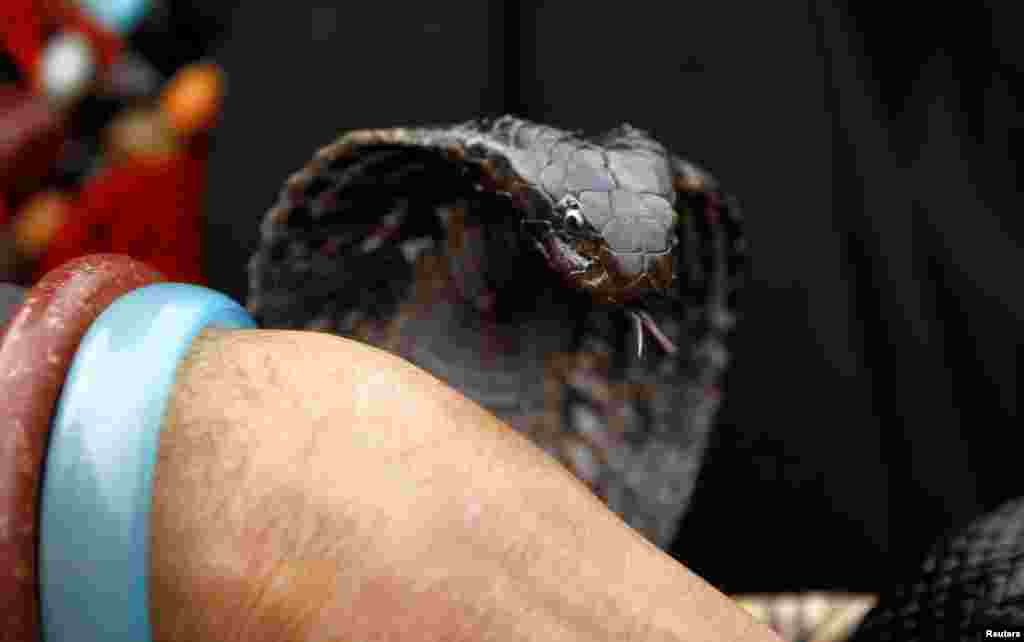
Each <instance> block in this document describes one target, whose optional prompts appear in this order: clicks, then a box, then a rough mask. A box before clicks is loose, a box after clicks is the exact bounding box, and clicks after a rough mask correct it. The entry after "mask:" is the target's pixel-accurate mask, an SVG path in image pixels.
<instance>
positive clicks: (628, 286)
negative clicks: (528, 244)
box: [523, 190, 678, 305]
mask: <svg viewBox="0 0 1024 642" xmlns="http://www.w3.org/2000/svg"><path fill="white" fill-rule="evenodd" d="M614 205H618V206H619V207H620V208H621V209H617V210H613V209H612V207H613V206H614ZM674 221H675V212H674V211H673V210H672V207H671V205H669V202H668V200H667V199H665V198H661V197H658V196H655V195H652V194H636V193H632V192H627V191H624V190H614V191H611V192H605V193H600V192H594V191H585V192H583V193H582V194H580V195H579V196H577V195H576V194H572V193H567V194H565V195H563V196H562V197H561V198H560V199H559V200H558V201H557V202H555V203H554V204H553V205H552V206H551V207H550V208H547V209H546V210H544V211H542V212H541V213H540V214H539V215H535V216H532V217H528V218H525V219H524V220H523V228H524V231H525V232H526V234H527V235H528V236H529V237H530V238H531V239H532V241H533V243H534V246H535V247H536V248H537V250H538V251H539V252H540V253H541V254H542V255H543V256H544V258H545V259H546V260H547V263H548V265H549V267H550V268H551V269H552V270H553V271H554V272H556V273H557V274H558V275H559V276H561V277H562V279H563V280H564V281H565V282H567V283H568V284H569V285H570V286H571V287H573V288H575V289H577V290H581V291H583V292H586V293H587V294H589V295H590V296H591V297H592V298H593V299H594V301H595V302H596V303H599V304H612V305H615V304H629V303H633V302H635V301H638V300H640V299H643V298H645V297H647V296H651V295H664V294H667V292H668V290H669V287H670V286H671V284H672V280H673V275H674V272H675V258H674V256H673V252H672V250H673V248H675V246H676V244H677V243H678V239H677V237H676V232H675V230H674V226H673V222H674Z"/></svg>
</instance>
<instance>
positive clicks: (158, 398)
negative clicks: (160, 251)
mask: <svg viewBox="0 0 1024 642" xmlns="http://www.w3.org/2000/svg"><path fill="white" fill-rule="evenodd" d="M208 326H214V327H221V328H251V327H254V326H255V323H254V322H253V320H252V318H251V317H250V316H249V315H248V314H247V313H246V311H245V309H244V308H242V307H241V306H239V305H238V304H237V303H235V302H234V301H232V300H231V299H229V298H228V297H226V296H224V295H222V294H219V293H217V292H214V291H212V290H208V289H206V288H201V287H198V286H194V285H185V284H180V283H159V284H156V285H149V286H146V287H143V288H139V289H137V290H134V291H132V292H129V293H128V294H125V295H123V296H122V297H120V298H118V299H117V300H115V301H114V302H113V303H112V304H111V305H110V306H109V307H108V308H107V309H106V310H104V311H103V313H102V314H100V315H99V316H98V317H97V318H96V320H95V321H94V322H93V323H92V325H91V326H90V327H89V330H88V331H87V332H86V334H85V336H84V337H83V338H82V342H81V343H80V344H79V347H78V351H77V352H76V353H75V357H74V360H73V361H72V363H71V368H70V370H69V371H68V376H67V380H66V381H65V382H64V387H63V390H62V392H61V398H60V400H59V401H58V404H57V413H56V415H55V416H54V420H53V426H52V428H51V435H50V445H49V449H48V452H47V458H46V469H45V476H44V478H43V488H42V507H41V519H40V521H41V528H40V543H39V583H40V605H41V616H42V630H43V640H44V642H70V641H71V640H75V641H77V642H147V641H149V640H151V639H152V635H151V629H150V621H149V596H148V590H149V586H148V575H149V514H150V511H151V508H152V504H153V497H152V485H153V467H154V465H155V462H156V454H157V447H158V445H159V439H160V429H161V426H162V424H163V417H164V412H165V410H166V406H167V401H168V397H169V396H170V391H171V385H172V383H173V382H174V376H175V371H176V369H177V367H178V363H179V362H180V361H181V359H182V358H183V357H184V356H185V354H186V352H187V351H188V349H189V346H190V345H191V343H192V340H193V339H194V338H195V336H196V335H197V334H199V332H200V331H201V330H202V329H203V328H205V327H208Z"/></svg>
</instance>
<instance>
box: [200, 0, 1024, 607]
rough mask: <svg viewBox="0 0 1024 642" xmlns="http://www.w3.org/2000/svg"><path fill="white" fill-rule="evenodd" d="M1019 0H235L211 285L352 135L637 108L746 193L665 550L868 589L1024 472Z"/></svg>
mask: <svg viewBox="0 0 1024 642" xmlns="http://www.w3.org/2000/svg"><path fill="white" fill-rule="evenodd" d="M1012 4H1013V3H1005V5H998V4H997V3H992V4H988V3H983V2H975V3H958V4H954V5H949V6H948V7H947V8H940V6H939V5H938V4H934V3H932V4H925V5H921V7H922V8H920V9H918V8H916V7H917V5H916V4H915V3H911V4H910V5H907V6H904V5H900V4H898V3H884V4H879V5H878V6H877V8H874V7H875V3H864V2H861V3H852V2H851V3H849V5H847V3H844V2H830V1H828V0H801V1H785V0H780V1H778V2H749V1H748V2H738V1H735V0H717V1H715V2H700V3H698V2H674V3H666V2H653V1H650V2H646V1H641V0H634V1H632V2H628V3H615V4H605V5H601V4H600V3H582V2H559V3H555V2H551V3H547V4H543V3H534V2H499V1H490V2H487V1H480V2H475V3H409V2H394V1H391V0H376V1H375V2H369V3H330V2H326V1H323V0H321V2H308V1H306V0H291V1H289V2H285V3H278V2H273V3H271V2H249V3H245V4H244V6H242V7H240V8H237V9H235V10H233V12H231V13H230V15H228V14H227V13H226V14H225V20H226V23H227V24H228V26H229V29H228V32H227V36H226V38H224V40H223V41H222V43H221V44H220V45H219V46H218V48H217V49H216V50H215V51H214V52H213V54H214V56H215V57H216V59H217V60H218V61H219V62H221V63H222V64H223V65H224V66H225V68H226V70H227V73H228V80H229V86H228V91H229V94H228V100H227V104H226V111H225V118H224V121H223V124H222V126H221V127H220V129H219V133H218V135H217V138H216V141H215V149H214V153H213V157H212V162H211V174H212V175H211V193H210V215H209V235H208V239H207V256H208V272H209V275H210V280H211V284H212V285H213V287H216V288H219V289H221V290H224V291H226V292H228V293H230V294H232V295H234V296H236V297H238V298H244V297H245V293H246V276H245V263H246V260H247V259H248V256H249V254H250V252H251V251H252V249H253V248H254V247H255V244H256V240H257V227H258V222H259V219H260V217H261V216H262V214H263V212H264V211H265V210H266V209H267V208H268V207H269V206H270V205H271V204H272V202H273V200H274V198H275V195H276V193H277V190H278V188H279V186H280V184H281V183H282V181H283V180H284V178H285V177H286V176H287V175H288V174H289V173H291V172H292V171H294V170H296V169H297V168H299V167H300V166H301V165H302V164H303V163H305V162H306V160H307V159H308V158H309V157H310V156H311V155H312V153H313V152H314V150H315V149H316V148H318V147H319V146H321V145H323V144H325V143H327V142H329V141H331V140H332V139H333V138H334V137H335V136H336V135H337V134H339V133H340V132H341V131H342V130H344V129H348V128H356V127H371V126H372V127H381V126H391V125H401V124H420V123H430V122H446V121H457V120H463V119H467V118H471V117H474V116H477V115H482V114H492V115H493V114H500V113H503V112H512V113H516V114H518V115H521V116H524V117H527V118H531V119H536V120H540V121H544V122H549V123H550V124H554V125H559V126H563V127H567V128H585V129H588V130H602V129H605V128H607V127H610V126H613V125H616V124H618V123H620V122H622V121H628V122H630V123H632V124H633V125H636V126H639V127H642V128H645V129H649V130H651V131H652V132H653V133H654V134H655V136H656V137H658V138H659V139H661V140H662V141H663V142H665V143H666V144H667V145H668V146H669V147H671V148H672V149H674V150H675V151H677V152H679V153H680V154H682V155H684V156H686V157H688V158H691V159H693V160H695V161H698V162H700V163H703V164H705V165H706V166H707V167H708V168H710V169H711V170H712V172H713V173H715V174H716V175H717V176H718V177H719V178H720V179H721V180H722V181H723V182H724V183H725V184H727V186H728V187H729V188H730V189H731V190H732V191H734V192H735V193H736V194H738V195H739V197H740V198H741V200H742V202H743V203H744V205H745V210H746V213H747V217H748V222H749V228H748V229H749V235H750V238H751V243H752V248H753V260H754V266H753V277H752V281H751V282H750V284H749V288H748V290H747V292H746V297H745V317H744V319H743V321H742V325H741V326H740V329H739V330H738V332H737V334H736V336H735V341H734V344H733V345H734V346H735V354H736V358H735V361H734V369H733V371H732V373H731V375H730V376H729V379H728V381H727V402H726V405H725V408H724V410H723V413H722V415H721V420H720V422H719V427H718V430H717V434H716V437H715V440H714V442H713V446H712V448H711V452H710V454H709V458H708V462H707V466H706V468H705V470H704V473H703V475H702V477H701V482H700V487H699V489H698V492H697V495H696V498H695V505H694V508H693V510H692V512H691V513H690V514H689V515H688V516H687V518H686V519H685V521H684V524H683V528H682V532H681V534H680V536H679V538H678V540H677V542H676V546H675V554H676V555H677V556H678V557H679V558H680V559H681V560H683V561H684V562H686V563H687V564H689V565H690V566H691V567H692V568H693V569H694V570H695V571H697V572H698V573H700V574H702V575H704V576H705V577H706V578H707V579H708V580H710V581H711V582H713V583H715V584H716V585H718V586H719V587H720V588H722V589H724V590H727V591H760V590H766V591H768V590H772V591H774V590H785V589H802V588H829V587H831V588H840V589H852V590H877V589H879V588H881V587H883V586H885V585H886V584H888V583H889V582H891V581H892V580H893V578H894V577H896V575H897V574H899V573H901V571H902V570H903V569H905V568H907V567H908V566H910V565H913V564H915V563H916V562H918V561H919V559H920V557H921V556H922V555H923V553H924V551H925V549H926V548H927V547H928V545H929V544H930V542H931V541H932V540H933V539H934V538H935V537H936V536H938V535H939V534H940V533H941V532H942V531H944V530H945V529H948V528H950V527H953V526H956V525H959V524H961V523H963V522H964V521H965V520H968V519H969V518H971V517H972V516H974V515H975V514H977V513H979V512H980V511H982V510H984V509H986V508H989V507H992V506H994V505H995V504H996V503H998V502H1000V501H1001V500H1003V499H1005V498H1008V497H1011V496H1014V495H1018V494H1022V491H1024V477H1022V475H1021V474H1020V472H1021V469H1022V466H1021V462H1020V459H1021V454H1020V453H1021V451H1020V450H1019V449H1018V448H1016V447H1015V443H1016V440H1013V441H1011V437H1012V434H1013V433H1014V432H1016V431H1018V430H1019V428H1018V425H1017V419H1016V418H1017V410H1018V408H1017V394H1016V392H1015V390H1016V385H1017V368H1018V364H1019V362H1020V357H1021V342H1020V338H1019V334H1018V331H1019V329H1020V321H1021V317H1022V315H1024V296H1022V295H1021V292H1020V287H1019V285H1018V279H1019V277H1020V275H1021V264H1022V262H1021V258H1020V252H1019V249H1018V248H1019V244H1020V241H1021V239H1022V236H1024V234H1022V228H1024V223H1022V221H1024V218H1022V216H1021V211H1022V208H1021V198H1020V195H1019V194H1018V179H1017V175H1018V169H1017V163H1016V152H1017V151H1018V148H1019V146H1020V141H1021V113H1020V110H1019V103H1018V102H1017V93H1018V91H1019V89H1020V85H1021V71H1022V70H1021V65H1022V58H1024V56H1022V52H1021V39H1020V38H1018V37H1017V35H1016V33H1015V26H1014V25H1016V24H1017V22H1016V21H1014V20H1013V19H1011V16H1010V15H1009V12H1010V9H1011V7H1012ZM1004 14H1006V15H1004Z"/></svg>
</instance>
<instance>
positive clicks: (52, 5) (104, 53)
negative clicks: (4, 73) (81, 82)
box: [0, 0, 124, 77]
mask: <svg viewBox="0 0 1024 642" xmlns="http://www.w3.org/2000/svg"><path fill="white" fill-rule="evenodd" d="M59 30H65V31H77V32H79V33H81V34H82V35H84V36H85V37H86V39H87V40H88V41H89V44H90V45H92V47H93V48H94V49H95V51H96V57H97V59H98V61H99V68H100V69H109V68H110V66H111V65H112V64H113V63H114V61H115V60H116V59H117V57H118V55H120V53H121V50H122V49H123V48H124V42H123V41H122V40H121V38H120V37H119V36H118V35H117V34H115V33H113V32H112V31H110V30H108V29H107V28H105V27H104V26H102V25H101V24H100V23H99V22H97V21H96V20H95V19H93V18H92V17H91V16H90V15H88V14H87V13H86V12H85V11H83V10H82V9H81V8H79V7H78V6H76V5H75V4H74V3H72V2H69V1H67V0H2V1H0V45H2V46H3V48H4V49H6V50H7V52H8V53H9V54H10V55H11V57H12V58H13V59H14V61H15V63H16V64H17V65H18V67H20V68H21V70H22V72H24V73H25V75H26V76H27V77H34V75H35V73H36V68H37V66H38V64H39V58H40V56H41V55H42V52H43V49H44V48H45V47H46V43H47V40H48V39H49V37H50V36H51V35H52V34H53V33H54V32H56V31H59Z"/></svg>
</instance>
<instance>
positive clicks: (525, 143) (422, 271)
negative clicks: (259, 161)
mask: <svg viewBox="0 0 1024 642" xmlns="http://www.w3.org/2000/svg"><path fill="white" fill-rule="evenodd" d="M743 230H744V226H743V218H742V215H741V211H740V207H739V205H738V202H737V199H736V198H735V197H734V196H733V195H732V194H731V193H728V192H726V191H724V190H723V189H722V188H721V187H720V186H719V183H718V182H717V181H716V179H715V178H714V177H713V176H712V175H711V174H710V173H709V172H708V171H707V170H705V169H704V168H702V167H701V166H699V165H697V164H696V163H694V162H691V161H688V160H685V159H684V158H683V157H681V156H678V155H676V154H674V153H672V152H670V151H668V149H667V148H666V147H665V146H664V145H662V144H661V143H659V142H658V141H656V140H655V139H654V138H653V137H652V136H651V135H650V134H649V133H648V132H647V131H645V130H642V129H639V128H636V127H633V126H631V125H629V124H622V125H619V126H617V127H614V128H612V129H610V130H608V131H605V132H603V133H598V134H595V135H587V134H585V133H584V132H582V131H575V130H574V131H570V130H565V129H560V128H557V127H553V126H549V125H544V124H541V123H537V122H534V121H530V120H526V119H522V118H518V117H515V116H511V115H506V116H501V117H495V118H480V119H474V120H470V121H465V122H459V123H455V124H447V125H431V126H415V127H391V128H378V129H355V130H350V131H346V132H343V133H342V134H341V135H340V137H339V138H337V139H336V140H335V142H333V143H331V144H329V145H327V146H326V147H323V148H322V149H320V150H319V151H318V152H317V153H316V154H315V155H314V157H313V158H312V160H310V161H309V162H308V163H307V164H306V165H305V166H304V167H302V168H301V169H300V170H299V171H297V172H296V173H294V174H293V175H291V176H290V177H289V178H288V180H287V181H286V182H285V184H284V186H283V187H282V188H281V189H280V192H279V194H278V197H277V200H276V202H275V203H274V204H273V206H272V207H271V208H270V209H269V211H267V212H266V213H265V214H264V215H263V218H262V220H261V222H260V240H259V244H258V247H257V248H256V249H255V251H254V252H253V254H252V255H251V258H250V261H249V264H248V277H249V294H248V299H247V307H248V309H249V311H250V313H251V314H252V315H253V316H254V317H255V318H256V319H257V321H258V322H259V323H260V324H261V325H262V326H263V327H267V328H283V329H304V330H314V331H322V332H329V333H332V334H337V335H340V336H344V337H348V338H352V339H356V340H359V341H362V342H365V343H368V344H370V345H374V346H376V347H379V348H382V349H385V350H388V351H389V352H392V353H394V354H397V355H399V356H401V357H403V358H404V359H407V360H409V361H410V362H412V363H414V364H416V365H417V366H419V367H421V368H423V369H425V370H427V371H428V372H430V373H431V374H433V375H434V376H435V377H437V378H439V379H441V380H442V381H444V382H445V383H447V384H449V385H450V386H451V387H453V388H455V389H456V390H458V391H459V392H461V393H462V394H463V395H465V396H466V397H468V398H470V399H472V400H473V401H475V402H477V403H478V404H480V405H482V406H483V407H485V408H486V409H487V410H489V411H490V412H492V413H493V414H495V415H496V416H498V417H499V418H500V419H501V420H503V421H505V422H506V423H508V424H509V425H510V426H512V427H513V428H515V429H516V430H517V431H519V432H521V433H522V434H524V435H526V436H527V437H529V438H530V439H531V440H532V441H533V442H534V443H535V444H536V445H538V446H539V447H540V448H542V449H543V450H545V451H546V452H547V453H548V454H550V455H551V456H553V457H555V458H556V459H557V460H558V461H559V462H561V463H562V464H563V465H565V466H566V467H567V468H568V469H569V470H570V471H571V472H572V473H573V474H574V475H575V476H576V477H577V478H578V479H580V480H581V481H582V482H583V483H585V484H586V485H587V486H588V487H589V488H590V489H591V490H592V491H593V492H594V493H595V494H596V495H597V496H598V497H599V498H600V499H601V500H603V501H604V502H605V503H606V504H607V505H608V507H609V508H611V509H612V510H613V511H614V512H616V513H617V514H618V515H619V516H620V517H621V518H622V519H623V520H624V521H626V522H627V523H628V524H629V525H630V526H632V527H633V528H635V529H636V530H637V531H639V532H640V533H642V534H643V535H644V536H645V537H646V538H647V539H648V540H649V541H651V542H653V543H654V544H656V545H657V546H659V547H661V548H663V549H667V548H668V547H669V546H670V545H671V543H672V541H673V537H674V536H675V534H676V529H677V524H678V521H679V519H680V518H681V516H682V515H683V514H684V513H685V511H686V508H687V507H688V505H689V503H690V499H691V496H692V493H693V489H694V486H695V482H696V476H697V474H698V471H699V467H700V462H701V459H702V456H703V453H704V451H705V449H706V445H707V443H708V438H709V434H710V432H711V429H712V425H713V419H714V415H715V413H716V410H717V408H718V407H719V405H720V403H721V398H722V393H721V385H722V384H721V377H722V375H723V373H724V372H725V370H726V367H727V364H728V361H729V358H730V355H729V351H728V348H727V340H728V336H729V334H730V333H731V332H732V330H733V327H734V325H735V323H736V320H737V318H738V312H737V293H738V291H739V290H740V289H741V284H742V282H743V281H744V278H745V275H746V273H747V271H748V270H747V263H748V260H747V255H748V253H747V251H746V245H745V243H746V241H745V237H744V234H743Z"/></svg>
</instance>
